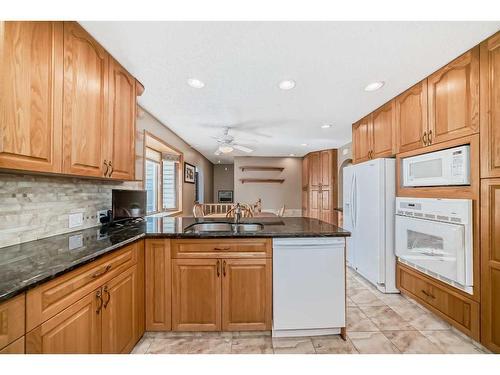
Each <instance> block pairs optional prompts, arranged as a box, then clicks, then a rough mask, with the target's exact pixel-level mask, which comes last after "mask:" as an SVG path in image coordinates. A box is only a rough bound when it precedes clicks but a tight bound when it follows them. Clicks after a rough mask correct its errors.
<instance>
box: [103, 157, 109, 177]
mask: <svg viewBox="0 0 500 375" xmlns="http://www.w3.org/2000/svg"><path fill="white" fill-rule="evenodd" d="M104 165H105V166H106V170H105V171H104V177H107V175H108V171H109V165H108V161H107V160H104Z"/></svg>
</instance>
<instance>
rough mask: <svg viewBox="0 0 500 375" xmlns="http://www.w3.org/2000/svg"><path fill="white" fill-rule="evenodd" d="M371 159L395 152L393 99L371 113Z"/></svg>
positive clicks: (391, 154) (387, 155) (384, 156)
mask: <svg viewBox="0 0 500 375" xmlns="http://www.w3.org/2000/svg"><path fill="white" fill-rule="evenodd" d="M372 129H373V130H372V136H373V139H372V155H371V158H372V159H376V158H386V157H390V156H393V155H394V154H395V148H396V147H395V145H394V138H395V137H394V101H390V102H389V103H387V104H385V105H383V106H382V107H380V108H379V109H377V110H376V111H375V112H373V114H372Z"/></svg>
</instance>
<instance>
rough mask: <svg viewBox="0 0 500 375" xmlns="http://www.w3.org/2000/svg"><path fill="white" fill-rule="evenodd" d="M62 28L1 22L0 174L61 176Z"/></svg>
mask: <svg viewBox="0 0 500 375" xmlns="http://www.w3.org/2000/svg"><path fill="white" fill-rule="evenodd" d="M62 48H63V25H62V22H26V21H7V22H6V21H2V22H0V168H9V169H19V170H27V171H36V172H51V173H54V172H60V171H61V150H62V143H61V142H62V137H61V131H62V122H61V121H62V120H61V115H62V110H61V99H62V68H63V61H62V58H63V52H62Z"/></svg>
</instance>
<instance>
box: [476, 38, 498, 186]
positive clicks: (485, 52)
mask: <svg viewBox="0 0 500 375" xmlns="http://www.w3.org/2000/svg"><path fill="white" fill-rule="evenodd" d="M480 48H481V50H480V55H481V64H480V65H481V103H480V122H481V178H486V177H500V146H499V145H500V83H499V82H500V33H497V34H496V35H494V36H493V37H491V38H490V39H488V40H485V41H484V42H483V43H481V47H480Z"/></svg>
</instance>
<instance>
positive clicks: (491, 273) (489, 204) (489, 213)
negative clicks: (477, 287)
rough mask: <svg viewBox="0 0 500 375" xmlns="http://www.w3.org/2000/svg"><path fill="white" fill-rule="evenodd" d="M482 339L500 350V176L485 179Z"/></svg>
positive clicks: (483, 185)
mask: <svg viewBox="0 0 500 375" xmlns="http://www.w3.org/2000/svg"><path fill="white" fill-rule="evenodd" d="M481 258H482V261H481V323H482V324H481V342H482V343H483V344H484V345H485V346H486V347H488V348H489V349H490V350H492V351H494V352H497V353H499V352H500V324H499V316H500V298H499V296H500V179H498V178H494V179H483V180H482V181H481Z"/></svg>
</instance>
